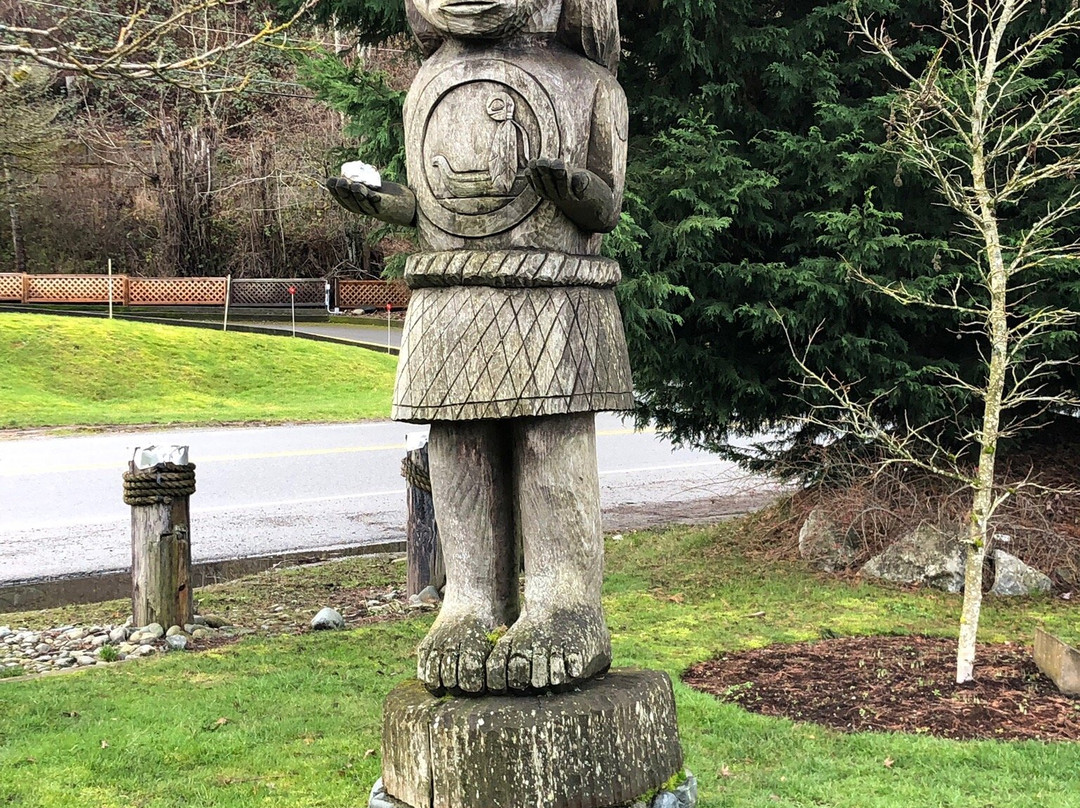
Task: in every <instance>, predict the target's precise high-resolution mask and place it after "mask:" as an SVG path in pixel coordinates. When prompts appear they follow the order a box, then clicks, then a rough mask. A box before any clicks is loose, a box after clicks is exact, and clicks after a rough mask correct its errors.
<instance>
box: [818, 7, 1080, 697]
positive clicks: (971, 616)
mask: <svg viewBox="0 0 1080 808" xmlns="http://www.w3.org/2000/svg"><path fill="white" fill-rule="evenodd" d="M853 10H854V18H855V22H856V30H857V31H858V32H859V33H861V34H862V36H863V37H864V39H865V41H866V42H868V43H870V45H871V46H872V47H873V48H874V49H875V50H876V51H877V52H878V53H880V54H881V55H882V56H883V57H884V59H885V61H886V63H887V64H888V65H889V66H890V67H891V68H892V69H893V70H894V71H896V73H898V74H899V76H900V77H901V82H902V85H901V86H900V87H899V88H898V91H897V93H896V98H895V101H894V105H893V110H892V114H893V119H892V120H891V121H890V123H891V129H892V130H893V133H894V145H895V146H896V148H897V149H898V151H899V153H900V155H901V158H902V159H903V160H905V161H907V162H908V163H909V164H910V165H912V166H914V167H916V168H917V169H918V170H920V171H921V172H923V173H924V174H925V175H927V176H929V177H930V178H931V180H932V181H933V184H934V185H935V186H936V188H937V190H938V192H939V193H940V195H941V197H942V199H943V201H944V203H945V204H947V205H948V206H949V207H950V208H952V209H953V210H954V211H955V212H956V213H957V214H958V215H959V219H960V221H961V223H962V228H961V230H960V232H958V233H957V235H956V242H955V243H954V244H953V245H951V247H952V249H954V250H955V251H956V252H957V254H961V255H965V256H967V258H968V259H969V263H970V268H971V273H970V274H969V275H966V276H960V275H958V276H957V277H956V278H955V279H954V280H955V282H953V283H950V284H949V286H950V287H951V291H949V292H946V293H945V294H944V295H942V294H936V295H935V294H934V293H925V292H923V291H920V290H916V289H915V288H914V286H912V285H908V284H905V283H903V282H894V283H891V284H882V283H880V282H877V281H875V280H873V279H870V278H868V277H866V276H865V275H863V274H862V273H861V272H860V271H859V269H858V268H857V267H852V270H853V275H854V276H856V277H858V278H860V279H861V280H863V281H866V282H868V283H870V284H871V285H872V286H873V287H874V288H875V289H877V290H878V291H879V292H882V293H884V294H887V295H889V296H891V297H892V298H893V299H894V300H896V301H898V302H900V303H902V304H904V305H918V306H928V307H934V308H939V309H946V310H948V311H951V312H953V313H955V315H956V317H957V319H958V321H959V322H960V323H961V330H962V332H963V333H965V334H970V335H973V336H974V337H975V338H976V339H977V340H978V343H979V347H980V352H981V357H982V370H981V374H980V378H978V379H977V380H975V381H972V380H971V379H965V378H961V377H960V376H959V375H957V374H945V373H943V374H942V384H943V385H944V386H945V387H947V388H949V389H952V390H954V391H957V392H959V393H961V394H962V395H961V396H959V397H958V398H963V399H966V400H973V401H975V402H976V405H975V406H977V407H980V408H981V412H980V413H979V414H978V416H977V417H976V419H975V421H976V426H975V427H974V428H972V429H970V430H968V432H967V434H965V436H964V439H965V441H966V442H967V444H968V445H969V446H971V447H973V448H974V449H976V450H977V457H978V459H977V460H976V461H974V462H972V461H971V454H967V453H964V452H957V451H956V450H955V448H953V447H948V446H946V445H943V444H942V443H941V442H940V441H939V440H938V438H937V435H938V431H937V430H936V429H935V428H934V427H935V425H927V424H896V423H890V424H882V423H881V422H880V421H879V420H878V419H877V418H876V417H875V406H874V401H866V400H862V399H860V397H859V395H858V393H857V384H854V383H845V382H844V381H842V380H839V379H837V378H836V376H835V375H833V374H832V373H830V372H829V371H827V370H821V369H818V368H813V367H811V365H810V363H809V362H808V361H807V359H806V356H805V355H803V357H802V359H801V360H800V366H801V369H802V371H803V372H804V373H805V374H806V383H807V384H809V385H812V386H814V387H816V388H819V389H824V390H826V391H828V394H829V401H830V402H831V403H830V404H828V405H826V407H825V408H824V412H822V411H821V410H819V416H818V420H819V421H826V422H828V423H830V424H831V425H832V426H833V427H834V428H839V429H841V430H843V431H847V432H849V433H854V434H856V435H858V436H860V437H862V438H864V439H867V440H873V441H876V442H879V443H880V444H882V445H883V446H884V448H885V450H886V452H887V455H888V456H889V457H890V458H891V462H903V463H911V464H914V465H917V466H920V467H922V468H925V469H927V470H930V471H932V472H934V473H935V474H938V475H942V476H945V477H948V478H950V479H952V480H954V481H956V482H959V483H960V484H961V485H962V486H963V487H964V488H966V490H968V491H969V492H970V496H971V508H970V513H969V517H968V524H967V526H966V558H965V571H964V602H963V607H962V613H961V618H960V636H959V642H958V646H957V662H956V680H957V682H960V683H962V682H966V681H969V680H971V679H972V678H973V677H974V663H975V638H976V631H977V629H978V623H979V613H980V609H981V603H982V574H983V565H984V563H985V560H986V556H987V552H988V551H989V549H990V545H991V541H992V536H993V534H992V530H991V527H990V525H991V520H992V518H993V516H994V514H995V512H996V511H997V510H998V508H999V507H1000V506H1001V504H1002V503H1003V502H1004V501H1005V500H1006V499H1007V498H1008V497H1010V496H1013V495H1014V494H1016V493H1017V491H1018V489H1019V488H1022V487H1023V484H1022V485H1020V486H1010V487H1008V488H1004V487H1003V486H1001V485H1000V481H999V479H998V474H997V468H996V460H997V453H998V447H999V443H1000V442H1001V441H1002V439H1004V438H1007V437H1009V436H1012V435H1014V434H1015V433H1016V432H1017V431H1018V430H1021V429H1023V428H1024V427H1025V426H1030V425H1031V424H1032V423H1033V422H1034V421H1036V420H1038V418H1039V417H1040V416H1042V415H1045V414H1047V413H1048V412H1058V413H1065V412H1072V413H1075V408H1076V406H1077V401H1076V400H1075V399H1074V398H1073V397H1071V396H1069V395H1066V394H1063V393H1061V392H1059V390H1060V386H1054V385H1050V384H1047V382H1049V381H1050V380H1051V379H1052V378H1053V376H1054V375H1055V374H1056V373H1058V372H1059V371H1061V370H1062V367H1061V366H1062V364H1064V362H1063V361H1062V360H1054V359H1050V358H1047V352H1046V351H1045V350H1044V348H1045V345H1046V340H1048V339H1061V338H1062V336H1063V334H1065V333H1066V329H1067V328H1068V327H1069V326H1070V325H1071V324H1073V323H1074V322H1075V320H1076V317H1077V312H1076V311H1075V308H1076V307H1075V306H1072V307H1070V306H1068V305H1045V304H1040V303H1039V302H1038V298H1037V295H1038V287H1039V284H1040V280H1041V279H1042V278H1045V277H1046V274H1047V273H1048V272H1061V271H1074V272H1075V271H1076V269H1077V265H1078V262H1080V241H1077V240H1076V239H1075V237H1074V236H1073V235H1072V233H1073V229H1072V228H1073V227H1074V226H1075V225H1076V224H1077V214H1080V190H1077V189H1076V188H1075V187H1073V186H1072V184H1071V183H1072V181H1073V180H1074V178H1075V177H1076V176H1077V174H1078V172H1080V80H1078V79H1077V78H1076V77H1075V74H1074V73H1071V72H1069V71H1056V70H1054V69H1053V66H1054V61H1055V59H1056V58H1057V57H1058V56H1059V54H1060V53H1061V52H1062V50H1063V49H1064V48H1067V47H1072V48H1074V49H1075V46H1076V42H1077V35H1078V33H1080V10H1078V8H1077V5H1076V4H1075V3H1073V4H1072V5H1070V6H1068V7H1066V8H1065V9H1064V10H1062V11H1061V12H1060V13H1058V14H1057V15H1053V14H1049V13H1048V12H1047V10H1046V6H1045V4H1044V5H1043V6H1042V7H1041V8H1040V4H1039V3H1036V2H1033V0H966V1H961V2H949V1H948V0H946V2H944V3H943V4H942V22H941V25H940V27H939V28H937V29H936V31H935V33H936V35H937V36H938V38H939V43H940V46H939V47H938V48H937V50H936V52H934V53H933V54H932V55H931V56H930V58H929V59H927V60H926V61H925V65H924V66H923V67H922V69H921V70H920V69H917V68H915V69H913V68H912V67H911V65H910V64H909V63H908V62H905V61H903V60H902V59H901V58H900V57H899V56H898V55H897V42H896V40H894V39H893V38H892V37H891V36H890V34H889V32H888V30H887V27H886V25H885V24H884V23H881V22H879V21H876V20H874V19H872V18H870V17H866V16H863V15H862V14H861V13H860V9H859V6H858V2H857V0H856V1H855V2H854V3H853ZM1034 15H1039V16H1034ZM1036 193H1038V194H1039V199H1040V200H1042V201H1041V202H1039V203H1038V204H1039V205H1041V207H1040V208H1039V211H1038V212H1037V213H1036V214H1035V215H1026V216H1024V215H1016V211H1017V210H1018V208H1020V207H1021V204H1020V203H1023V207H1024V209H1025V210H1028V211H1030V210H1031V209H1032V208H1033V207H1034V205H1035V204H1036V203H1034V202H1033V201H1032V197H1033V196H1034V195H1035V194H1036ZM972 279H973V280H972ZM938 288H940V287H938ZM1029 484H1034V483H1033V482H1032V483H1029Z"/></svg>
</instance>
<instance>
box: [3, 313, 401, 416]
mask: <svg viewBox="0 0 1080 808" xmlns="http://www.w3.org/2000/svg"><path fill="white" fill-rule="evenodd" d="M0 358H2V360H3V361H0V429H2V428H12V427H43V426H73V425H107V424H113V425H115V424H181V423H207V422H237V421H240V422H243V421H260V422H280V421H355V420H362V419H367V418H386V417H389V413H390V394H391V389H392V387H393V381H394V367H395V365H396V362H397V360H396V358H395V357H392V356H386V355H384V354H380V353H376V352H374V351H366V350H362V349H358V348H354V347H351V346H345V345H333V344H329V343H321V342H312V341H310V340H300V339H289V338H285V337H270V336H261V335H257V334H241V333H227V332H221V331H211V330H207V329H193V328H181V327H177V326H165V325H151V324H147V323H134V322H125V321H120V320H91V319H83V318H75V317H56V316H48V315H40V314H0Z"/></svg>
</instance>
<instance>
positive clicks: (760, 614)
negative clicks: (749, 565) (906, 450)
mask: <svg viewBox="0 0 1080 808" xmlns="http://www.w3.org/2000/svg"><path fill="white" fill-rule="evenodd" d="M746 616H747V617H764V616H765V612H751V613H750V614H748V615H746ZM777 799H779V798H777Z"/></svg>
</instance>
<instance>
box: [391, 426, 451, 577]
mask: <svg viewBox="0 0 1080 808" xmlns="http://www.w3.org/2000/svg"><path fill="white" fill-rule="evenodd" d="M417 443H419V441H417ZM411 444H412V440H411V438H407V439H406V446H407V447H410V448H409V451H408V453H407V454H406V455H405V460H404V461H402V464H401V475H402V476H403V477H404V478H405V480H406V487H405V502H406V506H407V508H408V521H407V522H406V528H405V553H406V556H407V559H408V564H407V566H408V576H407V589H408V594H409V595H416V594H418V593H419V592H420V591H421V590H422V589H424V588H425V587H428V586H434V587H435V588H436V589H442V587H443V586H444V585H445V584H446V568H445V567H444V566H443V555H442V543H441V542H440V541H439V526H438V524H436V522H435V503H434V502H433V501H432V498H431V481H430V478H429V477H428V448H427V440H426V439H424V440H423V443H419V445H418V446H417V448H411Z"/></svg>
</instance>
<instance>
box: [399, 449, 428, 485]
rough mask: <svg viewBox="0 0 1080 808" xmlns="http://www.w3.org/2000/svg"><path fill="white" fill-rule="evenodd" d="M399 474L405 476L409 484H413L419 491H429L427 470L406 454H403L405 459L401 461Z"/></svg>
mask: <svg viewBox="0 0 1080 808" xmlns="http://www.w3.org/2000/svg"><path fill="white" fill-rule="evenodd" d="M401 476H402V477H404V478H405V481H406V482H407V483H408V484H409V485H411V486H415V487H416V488H419V489H420V490H421V491H427V492H429V493H430V492H431V477H430V476H429V475H428V473H427V470H426V469H425V468H423V467H422V466H420V464H418V463H416V462H414V461H413V460H412V458H410V457H409V456H408V455H405V459H404V460H402V461H401Z"/></svg>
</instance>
